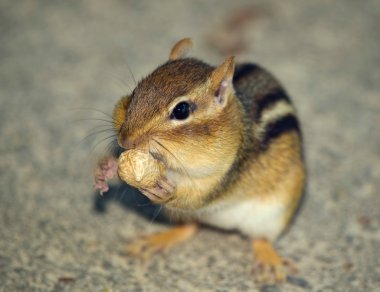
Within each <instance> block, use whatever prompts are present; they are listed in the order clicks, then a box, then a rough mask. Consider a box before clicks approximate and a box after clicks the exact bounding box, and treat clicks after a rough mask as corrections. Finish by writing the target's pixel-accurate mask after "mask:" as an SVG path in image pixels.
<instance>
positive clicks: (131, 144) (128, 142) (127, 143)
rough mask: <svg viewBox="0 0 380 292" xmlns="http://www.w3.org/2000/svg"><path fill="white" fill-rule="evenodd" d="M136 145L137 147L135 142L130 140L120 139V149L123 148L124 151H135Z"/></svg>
mask: <svg viewBox="0 0 380 292" xmlns="http://www.w3.org/2000/svg"><path fill="white" fill-rule="evenodd" d="M136 145H137V143H136V141H135V140H131V139H128V138H124V139H122V142H121V147H123V148H124V149H126V150H131V149H135V148H136Z"/></svg>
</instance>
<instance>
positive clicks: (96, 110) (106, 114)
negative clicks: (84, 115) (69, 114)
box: [74, 107, 113, 120]
mask: <svg viewBox="0 0 380 292" xmlns="http://www.w3.org/2000/svg"><path fill="white" fill-rule="evenodd" d="M74 110H83V111H94V112H98V113H101V114H103V115H105V116H106V117H109V118H111V119H112V120H113V117H112V115H110V114H108V113H106V112H104V111H101V110H98V109H96V108H90V107H80V108H76V109H74Z"/></svg>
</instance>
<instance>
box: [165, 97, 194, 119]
mask: <svg viewBox="0 0 380 292" xmlns="http://www.w3.org/2000/svg"><path fill="white" fill-rule="evenodd" d="M189 115H190V104H188V103H187V102H186V101H182V102H180V103H178V104H177V105H176V106H175V108H174V109H173V111H172V113H171V114H170V118H171V119H176V120H185V119H187V118H188V117H189Z"/></svg>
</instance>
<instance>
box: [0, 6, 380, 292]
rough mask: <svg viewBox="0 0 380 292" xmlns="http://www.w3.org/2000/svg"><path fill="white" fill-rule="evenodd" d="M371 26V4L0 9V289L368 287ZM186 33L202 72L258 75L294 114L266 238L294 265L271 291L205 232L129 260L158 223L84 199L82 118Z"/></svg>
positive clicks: (375, 150) (372, 161)
mask: <svg viewBox="0 0 380 292" xmlns="http://www.w3.org/2000/svg"><path fill="white" fill-rule="evenodd" d="M379 27H380V2H379V1H375V0H372V1H370V0H369V1H364V2H363V1H355V0H346V1H302V0H294V1H293V0H292V1H243V0H235V1H227V0H226V1H224V0H223V1H217V0H212V1H201V0H195V1H169V0H164V1H138V0H134V1H132V0H130V1H117V0H111V1H59V2H58V1H1V3H0V137H1V138H0V174H1V175H0V184H1V191H0V214H1V215H0V225H1V228H0V291H99V292H100V291H112V292H115V291H255V290H261V291H302V290H312V291H375V290H378V291H379V289H380V288H378V287H380V196H379V187H380V129H379V125H380V96H379V92H380V69H379V68H380V43H379ZM186 36H191V37H192V38H193V40H194V43H195V49H194V51H193V55H195V56H197V57H199V58H202V59H203V60H206V61H208V62H210V63H212V64H218V63H220V62H221V61H222V60H223V59H224V57H226V56H227V55H228V54H231V53H232V54H235V55H236V56H237V60H240V61H243V60H250V61H255V62H258V63H260V64H262V65H263V66H265V67H267V68H269V70H270V71H272V72H273V73H274V74H275V75H276V76H277V77H278V78H279V79H280V80H281V81H282V82H283V84H285V86H286V88H287V90H288V91H289V93H290V94H291V95H292V96H293V100H294V101H295V104H296V105H297V107H298V111H299V115H300V118H301V120H302V122H303V131H304V138H305V146H306V157H307V160H308V168H309V184H308V190H307V198H306V201H305V204H304V207H303V209H302V210H301V212H300V214H299V216H298V218H297V220H296V223H295V224H294V226H292V229H291V230H290V232H288V233H287V234H286V235H285V236H284V237H283V238H281V239H280V240H279V241H278V248H279V250H280V252H281V253H282V254H283V255H285V256H287V257H290V258H292V259H293V260H294V261H295V262H296V263H297V265H298V267H299V269H300V273H299V274H298V275H296V276H294V277H290V278H289V279H288V282H287V283H285V284H283V285H278V286H271V285H266V286H261V287H259V286H257V285H256V284H255V283H254V282H253V277H252V274H251V267H252V255H251V251H250V244H249V242H248V240H246V239H245V238H243V237H241V236H240V235H238V234H234V233H222V232H219V231H217V230H211V229H203V230H202V231H201V232H200V233H199V234H198V236H197V237H195V238H194V239H193V240H191V241H189V242H187V243H185V244H184V245H183V246H181V247H178V248H176V249H175V250H173V251H172V252H169V253H167V254H166V255H164V256H159V257H157V258H155V259H154V260H153V261H152V262H150V263H149V264H142V263H140V262H139V261H137V260H135V259H132V258H129V257H127V256H125V243H126V241H127V240H128V239H130V238H133V237H134V236H136V234H142V233H151V232H154V231H158V230H162V229H164V228H165V226H163V225H161V224H158V223H156V221H157V220H154V218H153V219H148V220H147V219H144V218H143V217H141V216H140V215H138V213H139V212H136V210H137V211H141V210H142V209H143V207H144V205H147V203H146V202H143V203H139V201H138V195H137V194H135V193H131V192H124V191H123V192H121V191H120V190H119V192H118V188H117V187H116V188H114V189H113V192H112V193H111V194H109V195H106V196H105V197H104V199H102V198H100V197H99V196H98V195H96V194H94V193H93V191H92V167H93V163H94V161H96V158H97V157H98V156H100V155H101V154H102V153H104V145H106V144H107V143H104V142H103V143H100V144H99V145H96V144H97V142H100V141H101V140H102V139H103V138H106V137H107V132H105V135H99V136H98V137H95V136H96V135H92V136H89V137H87V138H85V137H86V136H87V135H89V134H91V133H94V131H96V130H101V129H104V128H102V126H104V125H107V124H106V122H102V121H99V120H94V119H108V118H107V117H106V116H105V115H103V114H102V113H101V112H98V111H96V110H101V111H104V112H106V113H111V111H112V108H113V106H114V104H115V102H116V101H117V100H118V98H119V97H120V96H122V95H123V94H125V93H127V92H128V91H130V88H132V87H133V86H134V80H133V77H132V76H131V74H130V70H131V71H132V72H133V75H134V78H136V79H139V78H141V77H143V76H144V75H146V74H148V73H149V72H150V71H151V70H152V69H153V68H155V66H157V65H158V64H160V63H162V62H164V61H165V60H166V58H167V56H168V53H169V49H170V47H171V45H172V44H173V43H174V42H175V41H176V40H178V39H180V38H182V37H186ZM129 68H130V69H129ZM103 134H104V133H103ZM128 204H129V205H130V206H131V205H132V207H133V206H134V208H133V209H134V210H132V209H130V208H125V205H128ZM148 205H149V204H148ZM155 215H156V214H154V216H155Z"/></svg>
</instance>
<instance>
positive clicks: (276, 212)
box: [95, 38, 306, 282]
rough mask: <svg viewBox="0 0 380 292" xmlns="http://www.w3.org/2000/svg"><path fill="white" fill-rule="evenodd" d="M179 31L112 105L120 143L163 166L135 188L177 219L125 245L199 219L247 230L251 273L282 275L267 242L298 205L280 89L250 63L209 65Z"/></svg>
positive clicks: (164, 242)
mask: <svg viewBox="0 0 380 292" xmlns="http://www.w3.org/2000/svg"><path fill="white" fill-rule="evenodd" d="M191 47H192V42H191V40H190V39H188V38H186V39H183V40H181V41H179V42H178V43H176V44H175V45H174V47H173V48H172V50H171V52H170V55H169V60H168V61H167V62H166V63H165V64H163V65H161V66H159V67H158V68H157V69H155V70H154V71H153V72H152V73H151V74H149V75H148V76H147V77H145V78H143V79H142V80H141V81H140V82H139V83H138V84H137V86H136V88H135V89H134V90H133V92H132V93H131V94H130V95H127V96H124V97H122V98H121V99H120V101H119V102H118V103H117V104H116V106H115V109H114V113H113V124H114V127H115V131H116V133H117V142H118V144H119V146H120V147H122V148H123V149H125V150H126V151H128V150H129V149H142V150H144V151H147V152H149V154H150V155H151V156H152V157H153V158H154V159H155V160H157V161H159V162H160V163H161V164H163V165H164V168H165V171H164V175H162V177H160V178H159V179H157V183H156V184H155V185H154V186H153V187H151V188H149V189H146V188H142V189H140V191H141V192H142V193H143V194H144V195H146V196H147V197H148V198H149V199H150V200H151V201H152V202H153V203H157V204H162V205H163V206H164V209H165V212H166V214H168V216H170V217H171V218H175V219H176V220H178V222H181V224H180V225H179V226H177V227H173V228H172V229H169V230H167V231H164V232H160V233H157V234H153V235H151V236H147V237H144V238H142V239H139V240H136V241H135V242H133V243H132V244H131V245H130V246H129V247H128V250H129V253H130V254H132V255H135V256H139V257H143V258H149V257H150V256H152V255H153V254H154V253H156V252H158V251H161V250H164V249H167V248H169V247H172V246H174V245H177V244H179V243H181V242H183V241H185V240H187V239H189V238H190V237H192V236H193V235H194V234H195V233H196V230H197V229H198V223H204V224H208V225H211V226H215V227H218V228H222V229H227V230H238V231H240V232H241V233H242V234H244V235H246V236H248V237H250V238H251V239H252V250H253V254H254V259H255V265H254V272H255V275H256V278H257V280H258V281H260V282H273V281H284V280H285V279H286V276H287V274H288V271H289V270H292V266H290V267H289V261H287V260H284V259H283V258H282V257H281V256H280V255H279V254H278V253H277V252H276V250H275V248H274V246H273V242H274V240H275V239H276V238H277V237H278V236H279V235H280V234H281V233H282V232H283V231H284V230H285V229H286V227H287V226H288V224H289V222H290V221H291V219H292V217H293V215H294V213H295V210H296V209H297V207H298V205H299V202H300V198H301V194H302V192H303V187H304V181H305V176H306V175H305V167H304V162H303V157H302V139H301V131H300V125H299V122H298V119H297V116H296V111H295V108H294V107H293V105H292V103H291V101H290V99H289V97H288V95H287V94H286V92H285V90H284V89H283V88H282V87H281V85H280V84H279V82H278V81H276V79H274V77H272V76H271V75H270V74H269V73H268V72H267V71H265V70H264V69H262V68H261V67H259V66H258V65H255V64H251V63H245V64H240V65H236V66H235V63H234V57H228V58H227V59H226V60H225V61H224V62H223V63H222V64H221V65H220V66H217V67H213V66H211V65H208V64H206V63H204V62H202V61H200V60H198V59H195V58H189V57H187V53H188V51H189V50H190V48H191ZM117 165H118V162H117V157H110V156H108V157H106V158H104V159H102V160H101V161H100V163H99V165H98V167H97V171H96V175H95V182H96V188H97V189H99V190H101V191H107V190H108V185H107V180H108V179H110V178H112V177H114V176H117V167H118V166H117Z"/></svg>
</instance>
